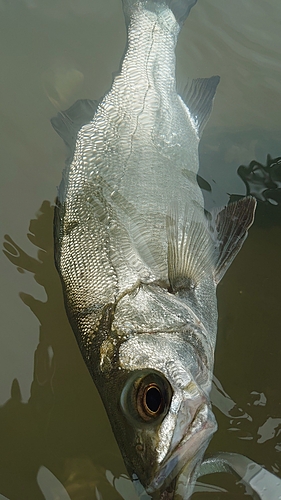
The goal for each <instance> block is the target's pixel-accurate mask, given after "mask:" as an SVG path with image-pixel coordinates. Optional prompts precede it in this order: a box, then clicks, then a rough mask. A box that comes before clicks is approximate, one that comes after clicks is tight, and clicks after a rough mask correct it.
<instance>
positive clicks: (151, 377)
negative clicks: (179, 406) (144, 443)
mask: <svg viewBox="0 0 281 500" xmlns="http://www.w3.org/2000/svg"><path fill="white" fill-rule="evenodd" d="M172 393H173V390H172V388H171V385H170V383H169V382H168V380H167V379H166V377H164V376H163V374H162V373H160V372H157V371H154V370H153V371H152V370H143V371H135V372H133V373H132V374H131V376H130V377H129V378H128V380H127V382H126V384H125V386H124V388H123V390H122V393H121V398H120V403H121V408H122V410H123V412H124V414H125V415H126V417H127V418H128V419H129V420H131V421H132V422H134V423H136V420H137V421H138V422H139V423H140V424H141V423H142V424H143V425H145V424H148V423H151V424H153V423H154V422H155V424H156V423H157V422H159V419H163V418H164V417H165V415H166V413H167V411H168V409H169V406H170V402H171V399H172Z"/></svg>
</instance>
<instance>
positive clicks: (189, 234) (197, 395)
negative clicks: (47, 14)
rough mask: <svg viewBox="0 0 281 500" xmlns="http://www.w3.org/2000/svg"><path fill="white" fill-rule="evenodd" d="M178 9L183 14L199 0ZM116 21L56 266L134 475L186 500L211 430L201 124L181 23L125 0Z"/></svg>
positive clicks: (162, 8)
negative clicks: (157, 394) (141, 395)
mask: <svg viewBox="0 0 281 500" xmlns="http://www.w3.org/2000/svg"><path fill="white" fill-rule="evenodd" d="M171 3H172V4H174V5H176V4H177V2H176V1H174V2H171ZM178 3H179V4H181V5H182V4H183V5H185V7H186V12H185V14H187V13H188V11H189V9H190V7H191V6H192V5H193V4H194V3H195V2H194V1H188V0H186V1H183V0H181V1H180V2H178ZM124 11H125V16H126V18H127V19H129V24H128V46H127V50H126V53H125V56H124V59H123V62H122V66H121V71H120V74H118V75H117V76H116V77H115V79H114V81H113V84H112V87H111V89H110V91H109V92H108V93H107V94H106V95H105V97H104V98H103V99H102V100H101V102H100V104H99V105H98V107H97V110H96V112H95V114H94V117H93V119H92V120H91V121H90V123H88V124H87V125H84V126H83V127H82V128H81V129H80V131H79V132H78V134H77V138H76V144H75V148H74V152H73V157H72V159H71V161H70V162H69V164H68V165H67V166H66V168H65V171H64V174H63V180H62V183H61V185H60V189H59V194H58V204H57V208H56V222H55V258H56V266H57V269H58V271H59V274H60V276H61V280H62V284H63V289H64V294H65V303H66V309H67V312H68V316H69V319H70V322H71V324H72V327H73V330H74V332H75V335H76V337H77V341H78V343H79V346H80V349H81V351H82V354H83V357H84V359H85V361H86V363H87V365H88V368H89V370H90V373H91V374H92V377H93V379H94V381H95V383H96V385H97V387H98V390H99V392H100V394H101V397H102V400H103V402H104V405H105V407H106V410H107V413H108V416H109V419H110V422H111V425H112V428H113V431H114V433H115V436H116V439H117V441H118V444H119V447H120V449H121V452H122V454H123V457H124V461H125V464H126V466H127V469H128V471H129V474H130V475H131V477H132V478H134V479H136V478H138V480H139V481H140V483H141V484H142V485H143V486H144V488H145V489H146V490H147V492H148V493H149V494H151V495H152V496H153V498H162V499H165V498H166V499H169V498H178V497H177V491H180V490H182V489H183V488H182V485H183V484H184V493H180V498H184V499H187V498H189V496H190V494H191V492H192V487H193V484H194V481H195V479H196V474H197V471H198V467H199V465H200V463H201V460H202V458H203V454H204V452H205V449H206V447H207V445H208V443H209V440H210V438H211V436H212V434H213V433H214V432H215V430H216V422H215V419H214V416H213V413H212V410H211V406H210V402H209V391H210V387H211V380H212V371H213V359H214V348H215V340H216V329H217V303H216V285H217V281H218V280H217V279H216V276H215V268H216V258H215V252H214V248H215V243H214V239H213V237H212V236H211V234H210V232H209V230H208V224H207V221H206V218H205V215H204V204H203V197H202V193H201V190H200V188H199V186H198V184H197V182H196V173H197V170H198V143H199V128H198V123H197V122H196V117H194V116H192V115H191V113H190V111H189V109H188V107H187V106H186V104H185V103H184V101H183V100H182V98H181V97H180V96H179V95H178V94H177V91H176V82H175V52H174V51H175V46H176V42H177V37H178V34H179V31H180V24H179V23H178V22H177V20H176V18H175V15H174V13H173V12H172V10H170V8H169V7H168V6H167V5H166V3H165V2H163V3H162V2H153V1H148V2H143V1H141V0H139V1H135V0H133V1H130V0H126V1H125V0H124ZM175 12H176V11H175ZM183 17H184V16H183ZM150 376H152V378H153V377H154V378H153V380H154V379H155V377H156V379H155V380H158V381H160V382H159V383H160V385H161V383H162V382H163V388H164V389H163V391H164V392H163V394H164V393H165V398H166V399H165V398H164V399H165V401H164V406H163V410H162V411H161V412H160V414H159V416H157V418H152V419H150V420H149V421H147V420H145V419H143V418H142V416H141V415H140V413H139V410H138V406H137V394H138V393H137V390H138V389H137V387H139V384H140V383H141V381H142V380H143V379H144V378H145V377H148V379H149V377H150ZM148 379H147V380H148ZM161 381H162V382H161ZM178 488H179V489H178Z"/></svg>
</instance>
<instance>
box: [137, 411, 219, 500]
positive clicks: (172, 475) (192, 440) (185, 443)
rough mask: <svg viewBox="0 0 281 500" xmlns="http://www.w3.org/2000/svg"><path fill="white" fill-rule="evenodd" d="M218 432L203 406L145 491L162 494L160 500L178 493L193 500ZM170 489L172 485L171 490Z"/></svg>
mask: <svg viewBox="0 0 281 500" xmlns="http://www.w3.org/2000/svg"><path fill="white" fill-rule="evenodd" d="M216 430H217V424H216V420H215V417H214V415H213V412H212V411H211V409H210V406H209V404H208V403H207V402H206V403H203V404H202V405H201V406H200V407H199V408H198V410H197V412H196V414H195V416H194V419H193V420H192V422H191V424H190V425H186V429H185V432H184V433H183V437H182V439H181V440H180V442H179V443H178V444H177V445H176V446H175V447H174V448H172V449H171V451H170V453H169V454H168V456H167V457H166V458H165V460H164V461H163V462H162V463H161V464H160V466H159V468H158V470H157V472H156V474H155V476H154V478H153V479H152V481H151V483H150V484H149V485H148V486H147V488H146V490H147V493H149V494H152V495H153V494H154V492H156V491H162V494H161V497H160V498H161V500H162V499H166V498H167V499H168V498H171V499H172V498H174V495H175V494H176V493H179V492H180V493H181V497H180V498H182V499H183V500H187V499H188V498H190V496H191V494H192V491H193V488H194V483H195V481H196V478H197V474H198V471H199V468H200V464H201V462H202V460H203V456H204V453H205V451H206V448H207V446H208V444H209V442H210V440H211V437H212V435H213V433H214V432H215V431H216ZM169 485H172V489H171V487H170V488H169ZM181 487H182V491H180V490H181ZM167 488H168V489H167ZM168 490H169V491H168Z"/></svg>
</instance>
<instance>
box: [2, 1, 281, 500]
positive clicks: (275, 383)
mask: <svg viewBox="0 0 281 500" xmlns="http://www.w3.org/2000/svg"><path fill="white" fill-rule="evenodd" d="M280 22H281V3H280V0H267V1H266V2H265V1H264V0H235V2H233V1H232V0H198V4H197V5H196V7H194V9H193V10H192V13H191V15H190V17H189V19H188V21H187V23H186V25H185V27H184V29H183V32H182V34H181V37H180V41H179V46H178V78H179V81H180V82H181V81H182V82H184V80H185V78H186V77H187V76H192V77H206V76H211V75H213V74H219V75H220V76H221V83H220V86H219V89H218V93H217V97H216V101H215V106H214V110H213V114H212V117H211V120H210V122H209V124H208V126H207V128H206V131H205V133H204V137H203V140H202V144H201V172H200V173H201V176H202V177H203V178H204V179H206V180H207V181H208V183H209V184H210V186H211V192H210V191H204V193H205V198H206V206H207V207H211V206H213V205H218V206H219V205H222V204H224V203H226V202H227V201H228V194H233V193H234V194H244V193H245V191H246V188H245V185H244V184H243V182H242V180H241V179H240V177H238V175H237V168H238V166H239V165H240V164H244V165H247V164H248V163H249V162H250V161H251V160H253V159H255V160H258V161H260V162H261V163H265V162H266V155H267V154H268V153H269V154H271V156H272V157H277V156H281V126H280V103H281V64H280V48H281V32H280ZM124 45H125V26H124V21H123V14H122V9H121V1H118V0H79V1H78V0H9V1H8V0H0V47H1V48H0V89H1V99H0V116H1V118H0V124H1V135H0V141H1V146H0V151H1V184H0V190H1V196H0V203H1V213H2V217H1V225H0V229H1V238H2V241H3V243H4V253H3V254H2V255H1V284H2V287H1V288H2V299H1V325H2V330H1V349H0V405H1V406H0V450H1V453H0V500H3V498H5V497H6V498H8V499H9V500H25V499H26V500H37V499H38V500H41V499H44V498H45V499H46V500H55V499H57V500H58V499H59V500H67V499H68V500H69V498H71V500H82V499H83V500H92V499H95V498H96V499H100V498H103V500H115V499H116V500H117V499H121V498H124V499H125V500H133V499H134V498H136V497H135V495H134V492H133V490H132V489H131V484H130V482H129V481H128V480H127V479H126V477H125V476H124V474H126V471H125V468H124V465H123V462H122V459H121V456H120V453H119V450H118V448H117V445H116V444H115V440H114V437H113V435H112V432H111V428H110V426H109V423H108V420H107V417H106V415H105V412H104V410H103V406H102V404H101V402H100V400H99V396H98V394H97V391H96V389H95V387H94V384H93V382H92V380H91V379H90V376H89V375H88V372H87V370H86V367H85V365H84V362H83V361H82V358H81V356H80V353H79V351H78V347H77V345H76V342H75V340H74V336H73V334H72V331H71V329H70V327H69V325H68V321H67V318H66V315H65V311H64V305H63V299H62V292H61V287H60V282H59V279H58V276H57V274H56V271H55V268H54V263H53V248H52V245H53V243H52V217H53V208H52V204H53V200H54V199H55V196H56V186H57V185H58V184H59V182H60V178H61V172H62V168H63V164H64V160H65V149H64V145H63V143H62V141H61V139H60V138H59V137H57V136H56V134H55V132H54V131H53V130H52V127H51V125H50V122H49V119H50V118H51V117H52V116H53V115H54V114H56V112H57V110H58V109H66V108H67V107H68V106H70V105H71V104H72V103H73V102H74V101H75V100H76V99H78V98H92V99H97V98H99V97H101V96H102V95H103V94H104V92H105V91H106V90H107V89H108V88H109V86H110V84H111V78H112V77H111V74H112V72H113V71H115V70H116V69H118V67H119V61H120V58H121V56H122V53H123V49H124ZM46 200H48V201H46ZM279 215H280V207H278V206H268V207H266V208H264V207H262V205H260V206H259V209H258V214H257V219H256V222H255V225H254V226H253V227H252V229H251V231H250V235H249V238H248V240H247V242H246V244H245V246H244V247H243V250H242V251H241V252H240V254H239V256H238V257H237V259H236V260H235V262H234V263H233V265H232V266H231V268H230V270H229V271H228V273H227V275H226V276H225V278H224V280H223V281H222V283H221V285H220V286H219V289H218V301H219V312H220V320H219V332H218V340H217V350H216V364H215V376H216V378H217V379H218V381H219V382H217V383H218V384H219V383H220V384H222V386H223V388H224V390H225V391H226V394H228V395H229V397H227V396H226V395H224V396H222V393H221V392H220V391H218V390H214V392H213V403H214V405H215V411H216V416H217V419H218V423H219V430H218V432H217V433H216V435H215V436H214V438H213V440H212V442H211V444H210V448H209V451H210V452H211V453H213V452H216V451H232V452H238V453H242V454H244V455H246V456H248V457H250V458H251V459H253V460H254V461H256V462H258V463H260V464H261V465H263V466H265V467H266V468H267V469H268V470H269V471H271V472H274V473H275V474H277V475H278V476H279V477H280V474H281V471H280V467H281V464H280V454H281V442H280V441H281V438H280V436H281V432H280V429H281V389H280V387H281V368H280V359H281V331H280V330H281V328H280V323H281V322H280V310H281V309H280V304H281V289H280V282H281V264H280V248H281V219H280V217H279ZM280 216H281V215H280ZM5 235H6V236H5ZM26 235H27V236H26ZM56 478H58V480H59V482H58V481H57V479H56ZM114 478H117V479H114ZM202 482H203V479H202ZM205 483H208V484H215V485H217V486H216V489H217V491H216V492H215V491H210V490H209V491H208V492H203V491H202V489H203V486H202V484H201V486H199V487H198V489H197V490H198V491H196V492H195V493H194V499H195V498H196V500H197V499H198V500H199V499H201V498H202V499H203V498H204V499H205V498H212V499H216V500H220V499H224V498H233V499H239V498H246V497H248V498H250V497H249V496H248V495H247V492H246V491H245V489H244V488H243V487H242V485H239V484H238V485H237V484H236V483H235V480H234V479H233V478H232V477H229V476H228V475H222V474H221V475H219V476H213V477H208V478H206V479H205ZM62 485H63V487H62ZM219 489H220V490H221V491H220V492H219ZM199 490H201V491H199ZM225 491H228V492H229V493H228V494H226V493H225ZM67 494H68V495H69V496H67ZM269 500H270V499H269Z"/></svg>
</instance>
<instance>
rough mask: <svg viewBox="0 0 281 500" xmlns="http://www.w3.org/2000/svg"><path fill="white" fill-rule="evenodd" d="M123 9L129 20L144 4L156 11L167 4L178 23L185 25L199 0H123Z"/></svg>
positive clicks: (148, 8)
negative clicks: (191, 10)
mask: <svg viewBox="0 0 281 500" xmlns="http://www.w3.org/2000/svg"><path fill="white" fill-rule="evenodd" d="M122 1H123V10H124V14H125V18H126V20H127V21H128V22H129V20H130V17H131V16H132V14H133V12H134V11H135V10H136V9H137V8H138V7H139V6H140V5H141V4H144V6H145V8H146V9H147V10H152V11H154V10H155V9H156V8H159V5H160V6H161V5H162V6H167V7H169V9H170V10H171V11H172V12H173V14H174V16H175V18H176V20H177V22H178V24H179V25H180V26H182V25H183V23H184V21H185V20H186V18H187V16H188V14H189V12H190V9H191V8H192V7H193V5H195V4H196V2H197V0H122Z"/></svg>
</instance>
